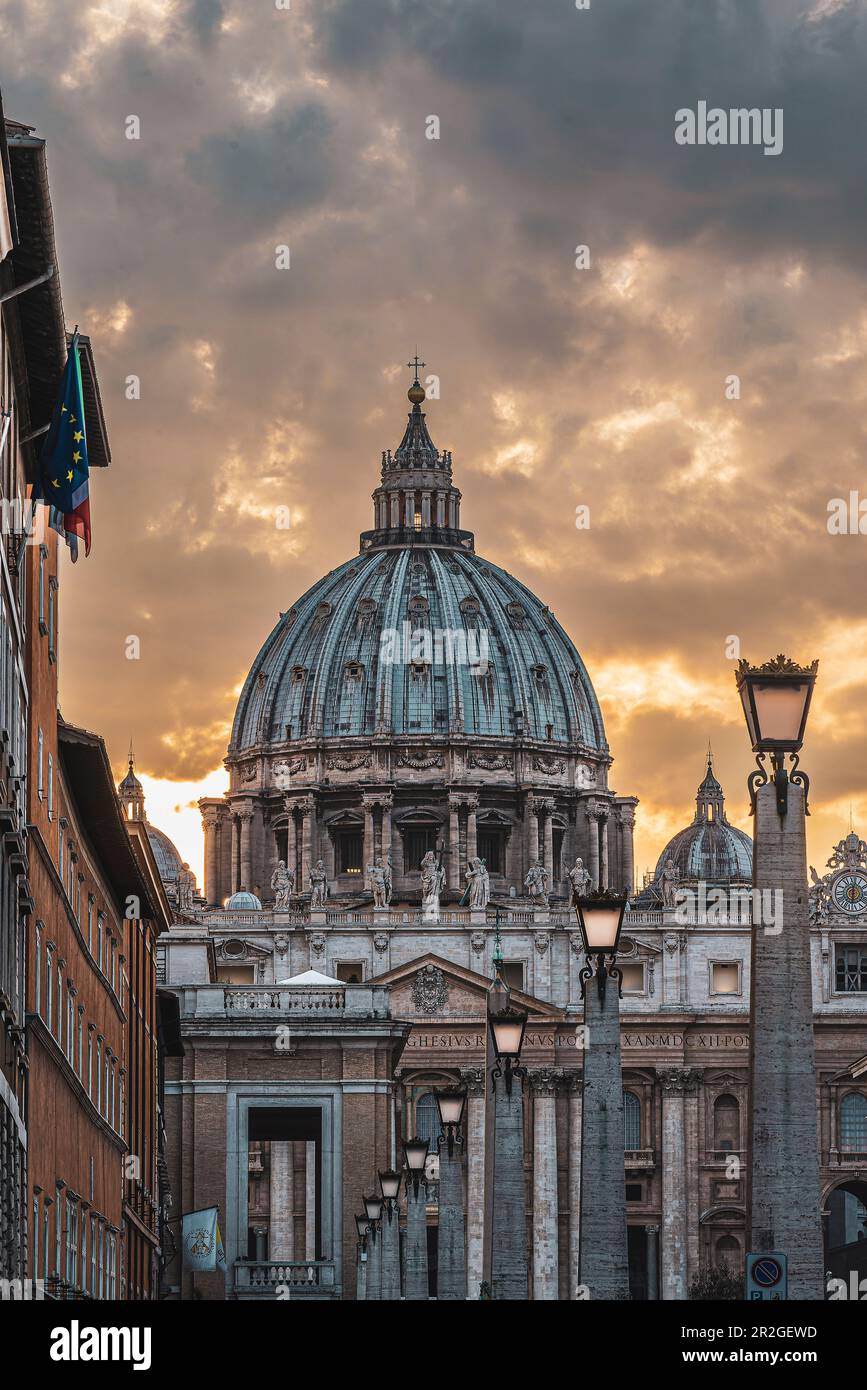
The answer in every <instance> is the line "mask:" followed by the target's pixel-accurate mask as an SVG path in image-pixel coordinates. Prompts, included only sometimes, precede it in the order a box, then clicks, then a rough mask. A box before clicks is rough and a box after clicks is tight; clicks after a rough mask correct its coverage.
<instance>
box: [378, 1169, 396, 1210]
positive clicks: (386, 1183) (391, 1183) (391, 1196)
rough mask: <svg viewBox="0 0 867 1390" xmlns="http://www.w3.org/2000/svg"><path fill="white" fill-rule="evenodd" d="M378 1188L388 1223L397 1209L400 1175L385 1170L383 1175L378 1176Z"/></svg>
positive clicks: (393, 1171) (390, 1170)
mask: <svg viewBox="0 0 867 1390" xmlns="http://www.w3.org/2000/svg"><path fill="white" fill-rule="evenodd" d="M379 1187H380V1191H381V1192H382V1200H383V1203H384V1205H385V1213H386V1216H387V1217H388V1220H389V1222H390V1221H391V1218H392V1217H393V1216H394V1213H395V1211H396V1209H397V1197H398V1193H399V1192H400V1173H397V1172H395V1170H394V1169H393V1168H387V1169H386V1170H385V1172H384V1173H380V1175H379Z"/></svg>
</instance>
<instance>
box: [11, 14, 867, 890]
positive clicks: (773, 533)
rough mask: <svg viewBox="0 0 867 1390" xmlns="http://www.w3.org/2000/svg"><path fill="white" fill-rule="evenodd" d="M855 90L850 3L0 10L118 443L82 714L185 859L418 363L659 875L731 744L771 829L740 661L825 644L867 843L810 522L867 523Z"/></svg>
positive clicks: (841, 679)
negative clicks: (201, 803)
mask: <svg viewBox="0 0 867 1390" xmlns="http://www.w3.org/2000/svg"><path fill="white" fill-rule="evenodd" d="M284 3H285V0H284ZM865 71H867V17H865V7H864V5H863V3H860V0H766V3H759V0H702V3H701V4H698V3H695V0H653V2H652V3H651V2H650V0H591V6H590V9H589V10H578V9H576V7H575V5H574V3H572V0H532V3H530V0H291V7H289V8H286V9H283V8H278V7H277V5H276V4H275V3H274V0H94V3H91V0H76V3H75V4H74V5H70V4H68V3H65V2H64V3H61V0H0V80H2V84H3V92H4V100H5V105H6V111H7V114H8V115H10V116H13V117H15V118H16V119H19V120H24V121H28V122H31V123H32V124H34V125H35V126H36V127H37V128H38V130H39V132H40V133H41V134H43V135H44V136H45V137H46V139H47V140H48V145H49V163H50V172H51V179H52V190H53V201H54V209H55V217H56V222H57V230H58V241H59V248H60V263H61V271H62V281H63V291H64V303H65V308H66V314H67V319H68V321H69V322H70V324H72V323H73V322H76V321H77V322H79V323H80V324H81V326H82V328H83V329H84V330H86V331H87V332H89V333H90V334H91V335H92V337H93V340H94V348H95V353H96V359H97V364H98V369H99V373H100V379H101V385H102V393H103V398H104V401H105V406H106V411H107V415H108V421H109V426H110V432H111V439H112V447H113V452H114V462H113V465H112V467H111V469H110V470H109V472H108V474H107V475H100V476H97V477H95V478H94V480H93V487H92V495H93V514H94V547H93V552H92V554H91V557H90V559H89V560H87V561H86V562H82V563H81V564H79V565H78V566H77V568H76V570H75V571H72V570H71V568H70V569H69V570H68V571H67V573H66V575H65V578H64V590H63V593H64V597H65V606H64V608H63V631H64V640H65V645H64V649H63V671H62V678H63V685H62V704H63V712H64V715H65V716H66V717H67V718H70V719H73V720H76V721H78V722H81V723H83V724H85V725H87V726H89V727H92V728H97V729H99V730H100V731H101V732H102V733H104V735H105V736H106V739H107V741H108V745H109V750H110V752H111V755H112V757H113V759H114V762H115V765H116V768H117V770H118V773H120V772H122V770H123V763H124V755H125V750H126V746H127V743H128V740H129V737H130V734H131V733H132V734H133V736H134V739H135V745H136V751H137V755H138V765H139V769H140V771H141V772H142V773H143V774H145V776H144V779H143V780H144V781H145V784H146V787H147V790H148V796H149V803H148V804H149V810H150V813H151V816H152V819H153V820H155V821H156V822H157V823H159V824H161V825H163V826H164V828H165V829H167V830H168V831H169V833H171V834H173V835H174V836H175V838H176V839H177V841H178V843H179V844H180V845H181V846H182V848H183V849H184V852H185V854H187V855H188V857H189V858H190V860H191V862H193V864H194V867H196V868H197V870H199V872H200V865H201V849H200V844H199V839H200V836H199V829H198V817H197V815H195V814H194V812H193V811H192V810H191V809H190V806H191V803H192V802H193V801H194V798H195V797H196V796H197V795H199V794H201V790H202V789H207V790H213V789H215V788H217V787H219V786H221V785H222V781H221V778H222V775H223V774H222V767H221V760H222V757H223V755H224V752H225V746H226V742H227V737H228V731H229V727H230V722H231V718H232V714H233V710H234V705H235V700H236V697H237V693H238V690H239V688H240V685H241V682H242V681H243V678H244V676H245V674H246V671H247V669H248V667H249V665H250V663H251V661H252V659H253V657H254V655H255V653H256V651H257V649H258V647H259V645H260V643H261V641H262V640H263V638H264V637H265V635H266V634H267V632H268V631H269V630H270V628H271V627H272V625H273V623H274V621H275V620H276V617H277V614H278V611H279V610H280V609H285V608H287V607H289V606H290V605H291V603H292V601H293V600H294V599H295V598H297V597H298V596H299V594H300V593H301V592H303V590H304V589H305V588H306V587H307V586H308V585H309V584H310V583H311V582H312V581H313V580H315V579H316V578H317V577H318V576H319V575H320V574H321V573H322V572H323V571H324V570H326V569H328V568H330V567H332V566H333V565H336V564H338V563H339V562H341V561H342V560H344V559H346V558H348V557H349V556H350V555H352V554H353V553H355V550H356V548H357V537H358V532H359V531H360V530H361V529H362V528H364V527H366V526H368V525H369V524H370V522H369V517H370V502H369V494H370V491H371V489H372V487H373V486H374V485H375V482H376V478H377V468H378V459H379V452H380V450H381V449H382V448H383V447H386V446H391V447H393V446H394V445H396V443H397V442H398V439H399V437H400V433H401V430H402V425H403V410H404V396H403V392H404V391H405V389H406V376H407V374H406V372H405V370H404V368H403V364H404V363H405V362H406V360H407V358H408V357H409V356H411V355H412V353H413V351H414V350H415V346H416V344H418V346H419V349H420V351H421V353H422V355H423V356H424V358H425V360H426V362H427V363H428V370H429V371H433V372H436V373H437V374H438V375H439V377H440V379H441V399H440V400H439V401H437V402H434V403H432V404H431V406H430V407H429V419H430V423H431V429H432V433H433V435H434V438H435V440H436V442H437V443H438V444H439V445H440V447H448V448H451V449H452V450H453V451H454V459H455V471H456V477H457V481H458V482H459V485H460V486H461V487H462V489H463V492H464V498H465V501H464V521H465V525H467V526H469V527H471V528H472V529H474V530H475V532H476V537H477V546H478V548H479V550H480V552H481V553H482V554H485V555H488V556H489V557H490V558H491V559H492V560H494V561H497V562H498V563H500V564H502V565H505V566H506V567H507V568H509V569H511V570H513V571H514V572H515V573H516V574H517V575H518V576H519V577H520V578H521V579H522V580H524V581H525V582H526V583H528V584H529V585H530V587H532V588H533V589H535V590H536V592H538V593H539V595H540V596H541V597H543V598H544V599H545V600H546V601H547V602H548V603H549V604H550V605H551V606H552V608H553V609H554V610H555V612H556V613H557V615H558V617H559V618H560V619H561V621H562V622H563V623H564V625H565V626H566V628H567V629H568V630H569V631H570V632H571V634H572V636H573V637H574V639H575V642H576V644H577V646H578V648H579V650H580V651H581V652H582V655H583V656H584V658H585V661H586V662H587V665H588V667H589V670H590V673H591V676H592V678H593V680H594V682H595V685H596V689H597V691H598V693H599V696H600V699H601V701H602V705H603V710H604V712H605V716H606V722H607V728H608V735H609V739H610V742H611V746H612V751H613V753H614V755H615V765H614V769H613V774H612V781H613V784H614V785H615V786H616V788H617V790H618V791H621V792H629V793H634V794H636V795H638V796H639V797H640V798H641V803H642V804H641V810H640V817H639V826H638V854H637V862H638V866H639V868H643V867H644V866H645V865H647V864H650V863H652V862H654V861H655V858H656V855H657V853H658V852H659V850H660V848H661V846H662V844H663V843H664V839H665V837H666V836H667V835H668V834H669V833H671V832H672V831H673V830H675V829H677V828H679V826H680V825H681V824H682V823H684V822H685V820H686V819H689V818H691V812H692V798H693V796H694V794H695V786H696V783H697V782H698V780H699V779H700V776H701V774H702V757H703V752H704V749H705V748H706V746H707V742H708V739H711V740H712V742H713V746H714V750H715V753H716V757H717V769H718V772H719V774H720V776H721V778H722V780H723V782H724V784H725V786H726V789H727V791H728V793H729V798H730V799H729V809H730V812H731V814H732V817H733V818H734V819H736V820H737V822H738V823H739V824H741V825H743V826H745V827H748V820H747V819H746V818H745V816H744V809H745V791H744V778H745V775H746V773H747V771H748V768H749V764H750V758H749V755H748V751H747V749H746V736H745V731H744V729H743V727H742V723H741V716H740V713H739V707H738V703H737V700H736V695H735V688H734V677H733V662H732V661H731V660H730V659H728V658H727V656H726V639H727V638H728V637H730V636H736V637H738V638H739V639H740V642H741V647H742V651H743V654H744V655H747V656H749V657H750V658H751V659H754V660H758V659H764V658H766V657H767V656H769V655H770V654H771V653H774V652H777V651H780V650H785V651H787V652H790V653H791V654H792V655H794V656H796V657H799V658H801V659H811V658H813V657H814V656H818V657H819V658H820V663H821V665H820V684H819V686H818V687H817V694H816V700H815V704H814V714H813V717H812V721H811V728H810V733H809V736H808V743H807V747H806V750H805V755H804V762H805V765H806V766H807V767H808V768H809V770H810V771H811V773H812V775H813V786H814V815H813V818H812V822H811V836H812V839H811V857H812V859H813V860H814V862H816V863H817V864H819V863H820V862H821V863H824V860H825V859H826V858H827V854H828V852H829V850H830V848H831V845H832V843H833V842H834V841H836V840H837V839H838V838H839V837H840V835H841V834H842V833H844V831H845V830H846V828H847V821H848V816H849V805H850V802H851V803H852V804H853V807H854V814H855V817H856V820H858V821H859V822H860V827H861V830H862V833H864V832H865V831H867V778H865V751H867V723H865V714H867V711H865V703H867V702H865V695H867V611H865V603H864V589H865V553H867V536H863V537H862V536H831V535H829V534H828V530H827V524H826V523H827V508H828V502H829V499H831V498H834V497H848V494H849V492H850V490H852V489H856V490H858V489H861V490H863V493H864V495H865V497H867V469H865V464H864V454H865V398H867V304H865V299H864V276H865V269H867V236H865V231H867V225H865V219H867V167H865V166H867V156H865V150H867V99H865V85H864V73H865ZM700 100H703V101H707V102H708V103H709V104H710V105H711V106H721V107H726V108H728V107H734V106H744V105H745V106H757V107H771V108H776V107H779V108H782V110H783V113H784V148H783V152H782V153H781V154H780V155H779V156H778V157H776V158H773V157H766V156H765V155H764V154H763V152H762V150H761V149H757V148H740V149H739V148H733V147H708V146H705V147H694V148H693V147H686V146H679V145H677V144H676V143H675V140H674V126H675V120H674V113H675V111H676V110H677V109H678V108H679V107H683V106H691V107H695V106H696V104H697V102H698V101H700ZM130 115H135V116H138V117H139V118H140V122H141V138H140V140H138V141H131V140H128V139H126V138H125V133H124V132H125V122H126V120H127V118H128V117H129V116H130ZM430 115H437V116H438V117H439V119H440V124H441V132H440V134H441V138H440V139H439V140H438V141H434V140H428V139H426V138H425V125H426V118H427V117H428V116H430ZM283 243H285V244H288V245H289V246H290V247H291V268H290V269H289V270H277V269H276V268H275V265H274V257H275V247H276V246H278V245H280V244H283ZM579 244H586V245H588V246H589V247H590V255H591V263H590V267H589V269H585V270H578V269H576V268H575V247H576V246H577V245H579ZM131 373H135V374H137V375H138V376H140V378H141V400H140V401H138V402H129V401H126V400H125V399H124V381H125V378H126V377H127V376H128V375H129V374H131ZM733 373H734V374H737V375H738V376H739V377H740V381H741V395H740V399H739V400H728V399H726V394H725V382H726V378H727V377H728V376H729V375H730V374H733ZM579 505H586V506H589V508H590V518H591V525H590V529H589V530H577V529H576V527H575V524H574V518H575V509H576V507H578V506H579ZM277 506H286V507H289V508H290V510H291V516H292V520H293V525H292V527H291V529H289V530H278V529H277V528H276V527H275V524H274V509H275V508H276V507H277ZM129 635H137V636H139V637H140V639H141V659H140V660H138V661H129V660H127V659H126V657H125V654H124V652H125V641H126V639H127V637H128V636H129Z"/></svg>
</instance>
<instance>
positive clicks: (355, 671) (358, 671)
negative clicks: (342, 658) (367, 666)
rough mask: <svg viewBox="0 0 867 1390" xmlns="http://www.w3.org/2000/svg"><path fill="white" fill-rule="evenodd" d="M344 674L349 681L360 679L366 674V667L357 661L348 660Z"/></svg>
mask: <svg viewBox="0 0 867 1390" xmlns="http://www.w3.org/2000/svg"><path fill="white" fill-rule="evenodd" d="M344 675H345V676H346V679H347V680H348V681H360V680H361V678H362V676H363V675H364V667H363V666H361V665H360V663H359V662H357V661H348V662H347V663H346V670H345V672H344Z"/></svg>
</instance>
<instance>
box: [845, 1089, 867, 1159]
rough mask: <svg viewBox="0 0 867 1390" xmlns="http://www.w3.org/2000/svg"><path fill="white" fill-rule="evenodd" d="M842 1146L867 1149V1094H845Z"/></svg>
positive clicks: (857, 1149)
mask: <svg viewBox="0 0 867 1390" xmlns="http://www.w3.org/2000/svg"><path fill="white" fill-rule="evenodd" d="M840 1148H841V1149H850V1150H852V1149H854V1150H856V1151H863V1150H867V1096H862V1095H858V1094H854V1093H853V1094H852V1095H850V1096H845V1097H844V1098H843V1101H842V1102H841V1105H840Z"/></svg>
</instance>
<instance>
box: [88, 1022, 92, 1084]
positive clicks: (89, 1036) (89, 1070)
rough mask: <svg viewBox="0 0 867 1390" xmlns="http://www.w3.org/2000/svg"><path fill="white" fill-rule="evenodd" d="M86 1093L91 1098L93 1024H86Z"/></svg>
mask: <svg viewBox="0 0 867 1390" xmlns="http://www.w3.org/2000/svg"><path fill="white" fill-rule="evenodd" d="M87 1094H88V1095H89V1096H90V1099H91V1100H93V1024H92V1023H89V1024H88V1025H87Z"/></svg>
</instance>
